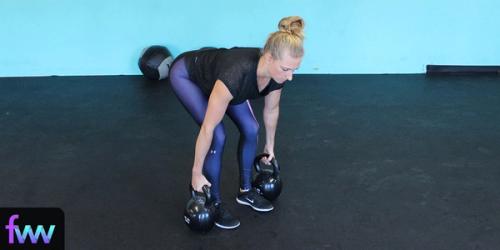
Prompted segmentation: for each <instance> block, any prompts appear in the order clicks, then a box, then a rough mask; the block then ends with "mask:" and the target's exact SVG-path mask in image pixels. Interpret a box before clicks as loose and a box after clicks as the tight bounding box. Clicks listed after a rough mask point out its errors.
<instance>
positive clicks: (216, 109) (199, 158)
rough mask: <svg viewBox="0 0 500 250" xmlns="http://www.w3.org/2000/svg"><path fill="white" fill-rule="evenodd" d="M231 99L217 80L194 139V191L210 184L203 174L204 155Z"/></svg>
mask: <svg viewBox="0 0 500 250" xmlns="http://www.w3.org/2000/svg"><path fill="white" fill-rule="evenodd" d="M231 99H233V96H232V95H231V93H230V92H229V90H228V89H227V87H226V85H224V83H223V82H222V81H220V80H217V81H216V82H215V86H214V88H213V90H212V93H211V94H210V97H209V99H208V107H207V112H206V114H205V119H204V120H203V123H202V125H201V128H200V133H199V134H198V138H197V139H196V147H195V153H194V163H193V169H192V174H193V175H192V178H191V184H192V185H193V188H194V190H196V191H201V188H202V187H203V186H204V185H209V186H210V183H209V182H208V181H207V180H206V179H205V177H204V176H203V163H204V162H205V157H206V155H207V153H208V150H209V148H210V145H211V144H212V138H213V133H214V129H215V127H216V126H217V125H218V124H219V123H220V122H221V120H222V119H223V118H224V114H225V113H226V109H227V106H228V105H229V102H230V101H231Z"/></svg>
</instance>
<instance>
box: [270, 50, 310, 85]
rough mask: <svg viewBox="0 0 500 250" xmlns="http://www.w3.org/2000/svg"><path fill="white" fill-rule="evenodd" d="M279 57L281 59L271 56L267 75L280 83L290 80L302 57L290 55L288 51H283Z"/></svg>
mask: <svg viewBox="0 0 500 250" xmlns="http://www.w3.org/2000/svg"><path fill="white" fill-rule="evenodd" d="M281 57H282V58H281V59H275V58H272V57H271V60H270V65H269V75H270V76H271V78H272V79H273V80H274V81H275V82H277V83H280V84H281V83H284V82H285V81H286V80H288V81H291V80H292V78H293V73H294V71H295V70H297V69H298V68H299V66H300V62H301V61H302V57H297V58H296V57H292V56H290V53H289V52H288V51H286V52H283V54H282V56H281Z"/></svg>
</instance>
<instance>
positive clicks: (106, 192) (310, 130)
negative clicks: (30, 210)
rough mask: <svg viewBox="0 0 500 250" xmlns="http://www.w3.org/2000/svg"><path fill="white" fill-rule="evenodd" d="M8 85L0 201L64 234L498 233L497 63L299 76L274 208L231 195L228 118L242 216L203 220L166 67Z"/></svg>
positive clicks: (483, 241)
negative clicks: (163, 74)
mask: <svg viewBox="0 0 500 250" xmlns="http://www.w3.org/2000/svg"><path fill="white" fill-rule="evenodd" d="M0 94H1V98H0V125H1V126H0V142H1V143H0V160H1V161H0V177H1V182H0V187H1V188H0V207H60V208H62V209H63V210H64V212H65V216H66V231H65V232H66V248H67V249H71V250H76V249H85V250H88V249H278V248H279V249H398V250H401V249H454V250H457V249H475V250H476V249H498V248H499V246H500V77H497V76H437V77H428V76H425V75H298V76H296V79H295V80H294V81H293V82H291V83H288V84H287V86H286V89H285V90H284V94H283V98H282V101H281V117H280V123H279V128H278V132H277V133H278V134H277V138H276V155H277V158H278V161H279V162H280V165H281V167H282V178H283V180H284V185H285V186H284V190H283V193H282V195H281V197H280V198H279V200H278V201H277V202H276V203H275V210H274V211H272V212H271V213H268V214H259V213H257V212H254V211H252V210H251V209H250V208H248V207H242V206H241V205H238V204H236V202H235V194H236V191H237V189H238V183H237V181H238V169H237V165H236V146H237V142H238V133H237V129H236V127H235V126H234V124H233V123H232V122H231V121H230V120H225V123H226V128H227V129H228V137H227V144H226V147H225V154H224V160H223V168H224V170H223V177H222V188H223V199H224V202H226V203H227V205H228V207H229V208H230V210H231V211H232V212H233V213H234V214H235V215H237V216H238V217H239V218H240V220H241V226H240V228H239V229H237V230H234V231H226V230H221V229H218V228H214V229H213V230H212V231H211V232H209V233H207V234H204V235H203V234H197V233H193V232H191V231H190V230H189V229H188V228H187V227H186V225H185V224H184V221H183V218H182V211H183V209H184V206H185V203H186V201H187V200H188V198H189V194H188V183H189V181H190V173H191V171H190V170H191V169H190V168H191V166H192V165H191V164H192V159H193V152H194V143H195V139H196V136H197V132H198V127H197V125H196V124H195V123H194V121H193V120H192V119H191V117H190V116H189V115H188V113H187V112H186V111H185V110H184V109H183V108H182V106H181V104H180V103H179V102H178V101H177V99H176V98H175V96H174V95H173V93H172V91H171V89H170V86H169V85H168V82H165V81H163V82H160V83H152V82H149V81H147V80H145V79H143V78H142V77H140V76H112V77H104V76H102V77H35V78H0ZM253 106H254V110H255V112H256V115H258V117H259V119H260V120H261V113H262V112H261V109H262V106H263V102H262V100H258V101H255V102H253ZM261 124H262V123H261ZM263 141H264V129H263V125H262V126H261V140H260V142H263ZM262 146H263V145H262V144H260V145H259V151H260V149H262ZM5 224H7V223H4V222H2V223H0V225H5ZM1 230H3V229H1Z"/></svg>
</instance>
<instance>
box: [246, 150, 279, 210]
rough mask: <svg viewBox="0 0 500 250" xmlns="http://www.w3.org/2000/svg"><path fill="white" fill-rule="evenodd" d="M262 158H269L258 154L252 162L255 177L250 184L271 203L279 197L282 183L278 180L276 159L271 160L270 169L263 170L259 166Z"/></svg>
mask: <svg viewBox="0 0 500 250" xmlns="http://www.w3.org/2000/svg"><path fill="white" fill-rule="evenodd" d="M263 157H269V154H266V153H264V154H260V155H258V156H257V157H255V160H254V162H253V164H254V167H255V171H256V172H257V176H256V177H255V179H254V181H253V182H252V186H253V187H255V188H256V189H257V191H258V192H259V193H260V194H261V195H262V196H264V198H266V199H267V200H269V201H273V200H275V199H276V198H278V196H279V195H280V193H281V189H282V187H283V181H282V180H281V178H280V168H279V166H278V161H277V160H276V158H273V159H272V160H271V165H272V166H273V168H272V169H263V168H262V167H261V166H260V160H261V159H262V158H263Z"/></svg>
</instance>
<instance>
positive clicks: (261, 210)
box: [236, 198, 274, 212]
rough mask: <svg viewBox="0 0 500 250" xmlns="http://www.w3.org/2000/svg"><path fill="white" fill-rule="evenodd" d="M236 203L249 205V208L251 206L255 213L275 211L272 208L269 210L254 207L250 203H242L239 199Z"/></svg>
mask: <svg viewBox="0 0 500 250" xmlns="http://www.w3.org/2000/svg"><path fill="white" fill-rule="evenodd" d="M236 202H238V203H239V204H241V205H247V206H250V207H251V208H252V209H253V210H255V211H258V212H269V211H271V210H273V209H274V207H271V208H268V209H263V208H258V207H254V206H253V205H252V204H251V203H248V202H246V201H242V200H240V199H238V198H236Z"/></svg>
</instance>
